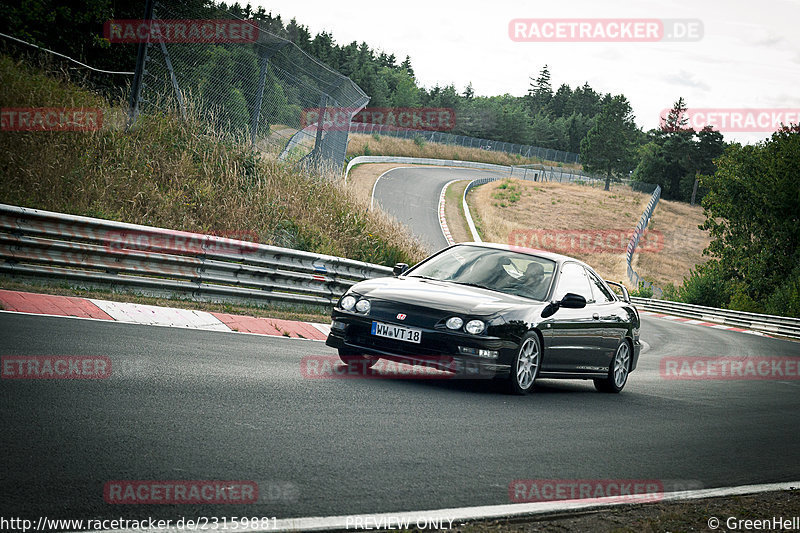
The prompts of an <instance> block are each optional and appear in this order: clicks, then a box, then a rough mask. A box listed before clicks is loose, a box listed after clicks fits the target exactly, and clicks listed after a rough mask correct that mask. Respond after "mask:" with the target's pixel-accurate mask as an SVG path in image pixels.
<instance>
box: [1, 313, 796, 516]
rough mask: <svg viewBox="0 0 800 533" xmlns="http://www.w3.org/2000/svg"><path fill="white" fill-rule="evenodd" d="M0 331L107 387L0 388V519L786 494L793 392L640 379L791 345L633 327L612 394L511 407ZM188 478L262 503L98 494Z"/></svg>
mask: <svg viewBox="0 0 800 533" xmlns="http://www.w3.org/2000/svg"><path fill="white" fill-rule="evenodd" d="M0 331H2V336H0V354H2V355H56V354H58V355H105V356H108V357H109V358H110V360H111V362H112V373H111V376H110V377H109V378H108V379H101V380H10V379H3V380H0V398H1V399H2V400H1V401H0V410H1V411H2V415H1V416H2V418H1V419H0V424H1V425H2V428H3V429H2V431H1V432H0V449H2V453H3V457H2V461H3V475H2V482H0V483H2V495H1V496H0V498H2V504H0V505H2V509H1V510H0V515H2V516H5V517H8V516H17V517H23V518H24V517H27V518H32V519H35V518H36V517H38V516H47V517H49V518H58V517H63V518H90V517H92V518H102V517H107V518H117V517H125V518H138V517H147V516H152V517H158V516H160V517H163V518H171V519H177V518H179V517H181V516H186V517H198V516H207V517H208V516H217V517H223V516H228V517H230V516H239V517H241V516H243V515H246V516H251V517H260V516H277V517H278V518H288V517H300V516H313V515H317V516H319V515H343V514H350V513H372V512H391V511H406V510H423V509H436V508H446V507H461V506H473V505H491V504H504V503H510V502H509V494H508V486H509V483H510V482H511V481H512V480H515V479H609V478H611V479H648V480H650V479H660V480H665V486H669V483H672V482H675V483H676V484H677V483H680V482H684V483H685V484H686V485H687V486H691V487H692V488H698V487H699V486H704V487H719V486H730V485H741V484H751V483H762V482H776V481H790V480H795V479H800V432H798V431H797V428H798V427H800V409H798V407H800V401H799V400H798V398H799V397H800V381H685V380H677V381H676V380H665V379H662V378H661V377H660V375H659V361H660V360H661V358H662V357H666V356H690V357H696V356H713V355H727V356H748V357H756V356H792V357H800V343H794V342H789V341H783V340H778V339H771V338H764V337H758V336H754V335H748V334H745V333H738V332H732V331H721V330H715V329H712V328H708V327H702V326H693V325H687V324H680V323H674V322H671V321H668V320H664V319H658V318H648V317H644V318H643V325H642V339H643V340H644V341H645V342H647V343H648V344H649V346H650V349H649V350H648V351H647V352H646V353H645V354H643V356H642V358H641V361H640V367H639V368H638V369H637V370H636V371H635V372H634V373H633V374H632V375H631V378H630V381H629V384H628V386H627V388H626V389H625V391H623V393H622V394H620V395H605V394H600V393H597V392H595V391H594V388H593V387H592V385H591V383H590V382H582V381H568V382H565V381H542V382H540V386H539V389H538V391H537V392H536V393H534V394H532V395H529V396H525V397H515V396H507V395H505V394H502V393H501V392H500V391H499V390H498V388H497V386H496V385H494V384H493V383H492V382H487V381H473V382H470V381H453V380H450V381H447V380H411V379H400V378H394V379H308V378H305V377H303V375H302V374H301V370H300V362H301V359H302V358H303V357H304V356H308V355H333V354H334V352H333V351H332V350H331V349H329V348H327V347H326V346H324V344H323V343H321V342H315V341H305V340H296V339H283V338H274V337H273V338H269V337H261V336H255V335H245V334H239V333H220V332H206V331H197V330H182V329H174V328H165V327H152V326H139V325H131V324H124V323H109V322H103V321H89V320H79V319H69V318H54V317H43V316H33V315H19V314H11V313H0ZM195 479H196V480H253V481H256V482H257V483H259V487H260V490H261V492H262V500H263V501H262V502H260V503H255V504H250V505H215V506H211V505H111V504H107V503H105V501H104V499H103V487H104V484H105V483H106V482H108V481H112V480H195ZM270 487H272V489H270ZM275 487H277V489H276V488H275ZM265 489H266V490H265ZM270 490H271V493H270Z"/></svg>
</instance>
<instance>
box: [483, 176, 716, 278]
mask: <svg viewBox="0 0 800 533" xmlns="http://www.w3.org/2000/svg"><path fill="white" fill-rule="evenodd" d="M649 199H650V195H649V194H645V193H639V192H634V191H632V190H630V189H629V188H628V187H624V186H615V187H613V188H612V190H611V191H603V190H602V189H599V188H593V187H586V186H580V185H570V184H565V183H549V182H532V181H521V180H502V181H496V182H493V183H489V184H486V185H483V186H480V187H477V188H475V189H473V191H472V192H471V193H470V195H469V196H468V203H469V206H470V211H471V212H472V214H473V217H474V218H475V221H476V224H477V225H478V227H479V231H480V232H481V236H482V238H483V239H484V240H486V241H492V242H500V243H507V244H518V245H521V246H529V247H533V248H549V249H552V251H555V252H558V253H563V254H566V255H570V256H573V257H576V258H578V259H581V260H582V261H585V262H587V263H589V264H590V265H592V266H593V267H594V268H595V269H596V270H597V271H598V273H599V274H600V275H602V276H604V277H605V278H606V279H610V280H613V281H623V280H625V281H627V276H626V265H625V247H626V245H627V241H628V239H630V236H631V234H632V233H633V229H634V227H635V226H636V223H637V222H638V221H639V217H640V216H641V214H642V212H643V211H644V208H645V206H646V205H647V202H648V201H649ZM703 220H704V217H703V215H702V209H701V208H700V207H698V206H695V207H690V206H688V205H686V204H683V203H680V202H669V201H661V202H659V204H658V207H657V208H656V211H655V217H654V218H653V219H652V222H651V226H650V227H649V230H650V231H649V233H647V234H646V235H645V238H644V240H643V242H642V246H641V248H640V249H638V250H637V252H636V254H635V255H634V268H635V269H636V271H637V272H639V274H640V275H641V276H643V277H645V278H646V279H648V280H653V281H655V282H656V285H659V284H664V283H675V284H680V283H681V282H682V280H683V277H684V276H685V275H687V274H688V273H689V270H690V269H691V268H692V267H693V266H694V265H695V264H697V263H700V262H703V256H702V251H703V249H704V248H705V247H706V246H708V242H709V237H708V235H707V233H706V232H704V231H702V230H700V229H698V228H697V225H698V224H699V223H701V222H702V221H703ZM581 238H583V240H581ZM648 238H649V239H650V241H649V243H650V244H649V245H648V244H647V239H648Z"/></svg>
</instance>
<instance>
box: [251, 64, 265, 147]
mask: <svg viewBox="0 0 800 533" xmlns="http://www.w3.org/2000/svg"><path fill="white" fill-rule="evenodd" d="M268 67H269V54H268V53H267V52H266V51H265V52H264V53H263V54H262V55H261V73H260V74H259V77H258V89H257V91H258V92H257V93H256V104H255V107H254V108H253V121H252V122H251V124H250V142H251V144H252V145H253V146H254V147H255V145H256V133H257V132H258V121H259V119H260V118H261V102H262V100H263V98H264V86H265V85H266V81H267V68H268Z"/></svg>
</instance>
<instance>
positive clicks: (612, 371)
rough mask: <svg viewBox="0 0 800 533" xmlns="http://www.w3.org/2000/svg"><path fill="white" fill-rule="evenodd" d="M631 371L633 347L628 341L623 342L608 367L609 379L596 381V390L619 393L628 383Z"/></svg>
mask: <svg viewBox="0 0 800 533" xmlns="http://www.w3.org/2000/svg"><path fill="white" fill-rule="evenodd" d="M630 371H631V345H630V344H628V341H627V340H623V341H622V342H621V343H620V345H619V347H617V351H616V352H615V353H614V358H613V359H612V360H611V364H610V365H608V377H607V378H605V379H596V380H594V388H596V389H597V390H598V391H600V392H610V393H612V394H617V393H619V392H620V391H621V390H622V389H623V388H625V384H626V383H627V382H628V375H629V374H630Z"/></svg>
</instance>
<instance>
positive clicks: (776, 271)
mask: <svg viewBox="0 0 800 533" xmlns="http://www.w3.org/2000/svg"><path fill="white" fill-rule="evenodd" d="M797 176H800V126H798V125H795V126H793V127H791V128H786V129H784V130H782V131H779V132H776V133H774V134H773V135H772V136H771V138H770V139H769V140H767V141H764V142H762V143H759V144H756V145H753V146H747V145H746V146H742V145H739V144H733V145H731V146H729V147H728V148H727V149H726V150H725V153H724V154H723V155H722V156H721V157H719V159H718V160H717V171H716V173H715V174H714V175H711V176H704V177H702V178H701V182H702V184H703V185H704V186H705V187H707V188H708V194H707V195H706V197H705V198H704V199H703V208H704V212H705V215H706V221H705V223H704V224H703V225H702V226H701V228H702V229H707V230H709V231H710V234H711V238H712V241H711V244H710V245H709V247H708V249H707V253H708V254H710V255H711V256H712V257H713V258H714V259H715V260H716V261H718V263H719V267H720V268H721V269H722V271H723V272H724V273H725V276H726V279H728V280H729V283H730V284H736V289H737V290H738V291H739V292H741V293H742V295H743V296H746V301H749V302H764V301H769V300H780V299H782V298H785V297H786V295H787V294H782V293H781V291H782V290H787V291H789V294H791V293H792V291H796V288H797V282H798V281H800V279H798V277H797V276H798V274H800V271H799V270H798V268H797V265H800V247H799V246H798V245H800V211H798V209H797V206H798V205H800V182H799V181H798V179H797ZM792 287H793V288H792ZM742 300H745V299H744V298H742ZM798 305H800V303H794V309H797V307H798ZM789 309H791V308H789Z"/></svg>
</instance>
